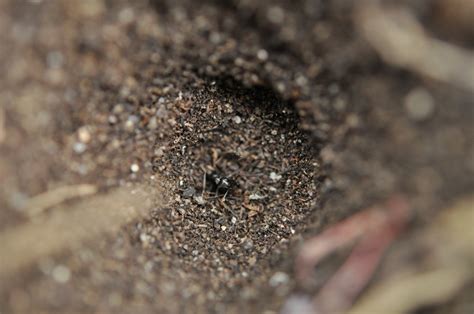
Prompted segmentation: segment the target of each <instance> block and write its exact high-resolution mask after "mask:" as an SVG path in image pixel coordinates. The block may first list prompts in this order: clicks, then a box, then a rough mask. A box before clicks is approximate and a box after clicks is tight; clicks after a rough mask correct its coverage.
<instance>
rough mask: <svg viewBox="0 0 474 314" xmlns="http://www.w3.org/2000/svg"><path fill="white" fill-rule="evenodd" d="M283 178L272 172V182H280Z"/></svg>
mask: <svg viewBox="0 0 474 314" xmlns="http://www.w3.org/2000/svg"><path fill="white" fill-rule="evenodd" d="M281 178H282V176H281V175H279V174H276V173H275V172H270V179H272V181H274V182H276V181H279V180H280V179H281Z"/></svg>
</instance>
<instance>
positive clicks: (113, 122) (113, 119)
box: [108, 115, 118, 124]
mask: <svg viewBox="0 0 474 314" xmlns="http://www.w3.org/2000/svg"><path fill="white" fill-rule="evenodd" d="M108 121H109V123H110V124H115V123H117V122H118V119H117V116H114V115H110V116H109V117H108Z"/></svg>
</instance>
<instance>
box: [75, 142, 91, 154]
mask: <svg viewBox="0 0 474 314" xmlns="http://www.w3.org/2000/svg"><path fill="white" fill-rule="evenodd" d="M72 149H73V150H74V152H75V153H77V154H82V153H83V152H85V151H86V149H87V146H86V144H84V143H81V142H76V143H74V146H73V147H72Z"/></svg>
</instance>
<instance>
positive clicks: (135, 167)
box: [130, 164, 140, 172]
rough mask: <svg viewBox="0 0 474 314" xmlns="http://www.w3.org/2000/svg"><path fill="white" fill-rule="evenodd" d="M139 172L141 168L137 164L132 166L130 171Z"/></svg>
mask: <svg viewBox="0 0 474 314" xmlns="http://www.w3.org/2000/svg"><path fill="white" fill-rule="evenodd" d="M139 170H140V166H139V165H137V164H132V165H131V166H130V171H132V172H138V171H139Z"/></svg>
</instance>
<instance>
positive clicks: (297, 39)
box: [0, 0, 474, 313]
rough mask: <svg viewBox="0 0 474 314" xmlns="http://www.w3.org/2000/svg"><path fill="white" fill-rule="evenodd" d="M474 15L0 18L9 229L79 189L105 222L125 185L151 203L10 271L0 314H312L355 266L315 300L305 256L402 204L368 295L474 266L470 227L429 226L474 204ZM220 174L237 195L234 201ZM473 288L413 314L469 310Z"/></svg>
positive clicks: (209, 13)
mask: <svg viewBox="0 0 474 314" xmlns="http://www.w3.org/2000/svg"><path fill="white" fill-rule="evenodd" d="M473 14H474V5H473V4H472V2H470V1H462V0H437V1H425V0H423V1H416V2H412V1H382V2H379V1H342V0H332V1H318V0H298V1H290V0H288V1H244V0H242V1H238V0H235V1H211V0H207V1H191V0H174V1H167V0H137V1H121V0H117V1H105V0H104V1H101V0H83V1H68V0H64V1H59V0H58V1H41V0H30V1H14V0H2V1H0V30H1V32H0V42H1V44H0V70H1V73H2V75H1V76H0V186H1V190H0V232H1V233H2V234H3V235H6V234H8V233H9V232H11V231H12V230H15V229H16V228H20V227H21V226H22V225H24V224H27V223H29V222H30V221H32V220H34V219H35V218H34V217H32V216H31V213H28V208H29V206H28V204H31V202H32V200H37V199H34V196H36V195H41V194H42V193H45V192H47V191H55V190H56V189H57V188H61V187H64V186H71V185H78V184H89V185H92V186H93V187H94V189H93V190H91V191H92V192H91V193H98V194H99V195H104V197H105V198H107V197H109V199H108V201H107V202H105V204H107V205H104V206H109V207H111V208H113V206H114V205H113V200H114V199H115V196H114V195H115V194H113V193H112V192H110V191H113V190H114V189H115V188H116V187H118V186H127V185H130V184H141V185H145V186H147V188H150V189H151V192H150V193H151V195H152V196H153V199H155V201H154V203H153V205H151V206H149V208H147V210H149V211H148V212H147V214H146V215H145V216H144V217H142V216H140V217H138V216H137V217H136V218H135V219H134V221H133V222H132V223H128V222H127V223H125V222H124V221H122V220H121V221H120V222H117V221H116V220H114V219H111V222H110V223H111V224H117V227H120V226H121V225H122V224H124V225H123V226H122V227H121V228H120V230H119V231H117V230H114V231H113V232H106V233H103V234H101V235H100V236H96V237H94V238H93V239H89V240H88V241H85V242H84V243H82V244H81V245H75V246H71V247H67V246H66V247H64V248H62V249H61V250H60V251H57V252H55V253H54V254H48V255H47V256H42V257H41V258H39V259H38V260H35V261H33V262H31V263H29V264H28V265H27V266H25V267H22V268H21V270H18V271H16V272H15V273H11V274H5V273H4V272H2V273H0V275H2V276H3V277H2V282H1V284H0V312H1V313H27V312H35V313H36V312H38V313H43V312H44V313H51V312H61V313H65V312H71V313H89V312H103V313H122V312H123V313H130V312H139V313H151V312H163V313H181V312H182V313H187V312H193V313H194V312H211V313H223V312H226V313H234V312H239V313H240V312H250V313H263V312H265V313H275V312H279V311H281V309H282V307H283V312H285V311H287V312H288V313H297V312H301V311H298V307H297V305H291V302H290V303H288V302H287V301H288V300H289V299H291V298H292V296H295V295H298V296H307V297H310V296H312V295H315V294H316V293H317V291H318V289H320V288H321V286H322V285H323V283H324V282H325V281H326V280H327V278H329V277H330V276H331V274H333V273H334V272H335V271H337V268H338V266H339V265H341V263H342V261H343V259H344V256H347V252H345V251H344V250H343V251H342V252H339V253H338V254H335V255H334V256H330V257H329V258H328V259H327V260H326V261H325V262H324V264H323V265H321V267H318V268H316V269H315V270H314V274H312V277H314V278H313V279H314V280H313V282H312V283H311V284H310V285H309V286H308V285H302V284H301V283H300V282H298V280H297V279H296V278H295V275H294V260H295V256H296V255H297V254H298V250H299V249H300V247H301V244H302V243H304V241H305V239H308V238H311V237H312V236H314V235H316V234H318V233H320V232H321V231H323V230H324V229H326V228H328V227H329V226H331V225H333V224H335V223H336V222H338V221H340V220H341V219H344V218H346V217H350V216H351V215H353V214H354V213H356V212H358V211H360V210H363V209H365V208H367V207H370V206H373V205H374V204H378V203H380V202H382V201H383V200H385V199H387V198H389V197H391V196H393V195H395V194H397V195H402V196H403V198H404V199H406V200H407V202H409V204H410V210H411V214H412V217H411V220H410V222H409V224H408V226H407V227H406V228H405V230H404V232H403V234H401V235H400V237H399V238H398V239H397V241H396V243H395V244H394V245H393V246H392V247H391V248H390V250H389V251H388V253H387V254H386V256H385V258H384V259H383V260H382V262H381V265H380V267H379V268H378V271H377V272H376V274H375V276H374V278H373V280H372V281H371V283H370V285H369V287H368V289H369V290H370V287H371V286H374V285H377V283H381V282H382V283H383V282H384V280H386V278H389V277H390V276H391V275H393V274H399V273H404V272H406V270H407V269H410V270H411V271H413V272H414V273H416V271H417V270H420V271H421V270H426V269H428V268H429V267H430V266H429V265H432V263H434V264H436V265H438V264H437V261H438V260H440V259H442V258H441V257H439V256H438V255H437V253H439V252H438V251H439V250H440V249H443V248H446V247H451V248H452V249H451V250H447V251H446V252H448V253H447V254H448V255H450V256H452V257H454V258H451V259H450V258H447V259H444V258H443V263H441V264H442V265H448V264H449V265H454V264H452V263H454V261H456V260H463V261H466V263H467V265H473V264H472V262H473V260H474V258H473V255H474V252H473V249H472V247H471V248H469V245H464V244H462V243H464V242H463V239H467V241H469V240H470V239H472V238H470V237H471V234H467V233H465V230H469V229H470V228H471V227H472V226H471V225H472V221H469V220H468V218H471V217H472V215H471V216H469V215H468V214H466V215H467V216H466V215H464V214H463V215H461V214H460V215H458V216H455V217H458V219H459V220H460V221H459V224H458V222H456V223H452V224H451V223H450V224H449V226H457V227H455V228H454V229H452V230H457V231H453V234H451V233H450V235H449V236H446V237H444V236H440V237H439V238H437V236H438V233H439V232H441V230H442V229H443V228H444V227H436V226H439V225H436V224H434V222H435V221H441V222H440V223H441V225H442V226H446V225H443V221H451V220H450V219H451V218H449V219H448V218H446V219H445V220H443V219H444V218H439V219H438V217H444V216H442V215H443V214H444V213H446V212H449V211H450V210H449V208H453V206H454V205H453V204H457V203H458V201H459V200H461V199H464V198H465V197H467V196H470V195H472V193H473V191H474V123H473V122H474V121H473V118H474V101H473V91H474V85H473V83H472V82H474V52H473V51H472V49H473V44H474V24H473V21H472V19H471V17H472V16H473ZM213 171H217V172H218V173H220V174H221V175H223V176H228V177H229V178H231V179H232V188H231V189H230V190H229V192H228V193H227V194H226V195H225V196H224V195H222V193H221V194H219V193H214V192H215V187H214V188H213V187H212V182H209V179H208V180H205V177H206V176H205V175H206V173H208V174H209V173H211V172H213ZM206 181H207V182H206ZM79 194H80V193H79ZM83 194H84V195H82V194H81V195H76V196H77V197H76V198H78V199H82V198H87V197H88V196H87V195H85V194H89V192H84V193H83ZM64 199H65V200H66V205H69V204H71V206H72V205H74V202H76V201H77V200H71V199H70V198H69V197H64ZM157 199H159V200H157ZM79 202H80V200H79ZM117 202H119V201H117ZM464 204H467V205H464V206H465V208H467V212H469V211H472V210H474V209H473V204H474V203H473V202H472V201H468V202H467V203H464ZM87 206H89V207H90V204H89V205H87ZM135 206H138V207H140V206H142V207H144V206H145V204H144V203H143V205H142V204H141V200H140V201H135ZM146 206H148V205H146ZM76 207H77V206H76ZM76 207H74V208H76ZM79 207H80V205H79ZM83 207H86V205H83ZM54 210H55V209H54V208H53V209H49V208H48V209H45V213H42V214H41V215H48V214H50V212H54ZM56 210H57V209H56ZM62 210H64V211H67V210H68V209H67V208H64V209H62ZM97 210H98V211H99V210H101V209H100V208H97ZM63 217H65V218H63V219H64V220H65V222H64V223H65V225H66V226H69V225H70V226H71V228H74V227H73V226H74V225H75V221H74V220H71V221H66V220H68V218H67V214H66V215H64V216H63ZM466 217H467V218H466ZM71 219H72V218H71ZM88 219H91V218H88ZM437 219H438V220H437ZM453 219H455V218H453ZM466 219H467V220H466ZM461 220H462V221H461ZM78 221H81V223H83V221H82V220H78ZM446 224H447V223H446ZM84 225H86V227H87V223H84ZM59 230H62V229H61V228H59ZM446 230H451V229H449V228H448V227H446ZM50 231H51V232H52V233H54V230H50ZM61 232H64V230H62V231H61ZM57 237H58V238H61V234H57ZM425 238H428V239H441V240H439V242H436V241H425V240H424V239H425ZM3 239H12V238H11V237H10V238H9V237H6V236H0V240H3ZM443 239H450V240H449V241H451V242H449V241H448V242H445V243H444V242H443V241H444V240H443ZM36 241H38V243H41V242H42V241H45V239H42V238H37V239H36ZM446 241H447V240H446ZM13 242H14V241H13ZM459 243H461V244H462V245H461V244H459ZM11 245H12V244H11V243H9V246H10V247H11ZM33 245H35V244H33ZM9 246H8V245H6V244H5V243H0V248H5V247H9ZM433 252H437V253H436V254H434V253H433ZM9 254H10V252H7V251H0V256H1V259H2V260H3V261H2V263H5V264H6V263H7V262H8V261H9V259H12V257H11V256H10V255H9ZM433 261H435V262H433ZM450 263H451V264H450ZM441 264H440V265H441ZM456 265H457V264H456ZM463 265H464V264H463ZM448 268H449V269H452V268H451V266H449V267H448ZM463 278H464V279H463V280H461V281H459V280H458V281H456V282H460V284H459V289H457V290H456V293H452V294H450V295H449V296H445V297H441V296H440V297H439V299H437V300H435V301H433V302H428V303H429V304H426V302H425V303H420V304H414V305H413V306H411V307H409V310H406V311H405V312H415V313H472V312H473V311H474V303H473V298H472V293H473V283H474V281H473V278H474V272H473V271H472V268H471V271H470V272H469V271H467V272H465V273H463ZM447 280H448V282H449V277H448V279H447ZM453 280H454V279H453ZM456 280H457V279H456ZM362 296H364V294H363V295H362ZM367 296H370V293H368V294H367ZM415 303H416V302H415ZM284 304H286V305H284ZM400 312H403V311H400Z"/></svg>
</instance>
